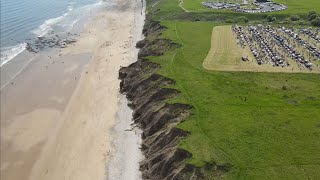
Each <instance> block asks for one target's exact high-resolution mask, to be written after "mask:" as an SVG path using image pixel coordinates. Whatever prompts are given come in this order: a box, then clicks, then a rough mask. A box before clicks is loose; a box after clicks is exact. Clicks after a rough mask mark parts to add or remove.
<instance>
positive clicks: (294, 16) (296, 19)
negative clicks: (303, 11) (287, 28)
mask: <svg viewBox="0 0 320 180" xmlns="http://www.w3.org/2000/svg"><path fill="white" fill-rule="evenodd" d="M290 19H291V21H298V20H299V19H300V16H298V15H292V16H291V17H290Z"/></svg>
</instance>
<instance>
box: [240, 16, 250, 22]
mask: <svg viewBox="0 0 320 180" xmlns="http://www.w3.org/2000/svg"><path fill="white" fill-rule="evenodd" d="M238 21H243V22H245V23H247V22H249V19H248V18H247V17H245V16H240V17H239V18H238Z"/></svg>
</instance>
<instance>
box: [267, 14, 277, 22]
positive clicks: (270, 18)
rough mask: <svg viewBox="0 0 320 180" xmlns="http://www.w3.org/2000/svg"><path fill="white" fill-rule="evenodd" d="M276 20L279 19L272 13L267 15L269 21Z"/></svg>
mask: <svg viewBox="0 0 320 180" xmlns="http://www.w3.org/2000/svg"><path fill="white" fill-rule="evenodd" d="M275 20H277V18H276V17H273V16H270V15H268V16H267V21H268V22H273V21H275Z"/></svg>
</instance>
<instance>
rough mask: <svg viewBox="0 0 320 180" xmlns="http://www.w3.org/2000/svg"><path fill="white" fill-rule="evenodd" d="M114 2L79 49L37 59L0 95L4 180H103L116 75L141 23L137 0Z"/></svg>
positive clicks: (116, 98) (131, 55)
mask: <svg viewBox="0 0 320 180" xmlns="http://www.w3.org/2000/svg"><path fill="white" fill-rule="evenodd" d="M115 1H116V5H115V7H114V8H111V9H108V10H106V11H103V12H101V13H99V14H98V15H97V16H95V18H94V19H93V20H92V21H90V22H89V23H88V24H86V26H85V30H84V32H83V33H81V35H80V37H79V38H78V39H77V42H76V43H74V44H72V45H71V46H68V47H67V48H65V49H62V50H61V51H57V52H56V53H53V54H52V55H50V56H38V57H37V59H35V60H33V61H32V62H31V63H30V65H29V66H28V68H26V69H24V70H23V72H21V73H20V74H19V76H17V77H16V78H14V80H13V81H12V82H11V83H9V84H8V85H7V86H5V87H4V88H2V89H1V179H8V180H16V179H17V180H18V179H19V180H20V179H32V180H38V179H39V180H43V179H47V180H50V179H52V180H57V179H75V180H82V179H83V180H87V179H106V178H107V177H108V175H107V169H108V171H110V167H108V163H109V161H110V159H111V157H113V154H116V153H115V152H116V150H115V149H114V148H119V147H117V146H114V145H113V142H114V139H113V138H115V137H116V136H114V135H113V134H112V133H114V132H115V131H114V126H115V125H116V122H117V118H119V114H118V113H119V104H121V103H119V102H120V99H121V96H120V95H119V82H120V81H119V80H118V70H119V68H120V67H121V66H127V65H129V64H130V63H132V62H134V61H135V60H136V55H137V50H136V48H135V43H136V41H137V40H140V39H141V32H142V26H143V22H144V13H143V7H142V4H141V3H142V2H141V1H140V0H133V1H125V0H115ZM127 113H131V111H128V112H127ZM124 128H128V127H126V126H124ZM115 164H116V163H115ZM107 167H108V168H107ZM111 169H112V168H111ZM17 172H18V173H17Z"/></svg>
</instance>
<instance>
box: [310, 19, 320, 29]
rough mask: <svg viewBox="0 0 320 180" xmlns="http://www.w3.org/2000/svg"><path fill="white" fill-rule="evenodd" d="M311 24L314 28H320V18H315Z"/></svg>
mask: <svg viewBox="0 0 320 180" xmlns="http://www.w3.org/2000/svg"><path fill="white" fill-rule="evenodd" d="M311 24H312V25H313V26H318V27H320V17H317V18H315V19H314V20H312V21H311Z"/></svg>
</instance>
